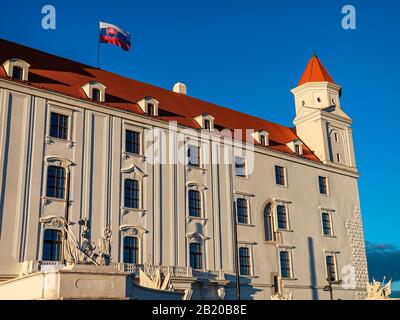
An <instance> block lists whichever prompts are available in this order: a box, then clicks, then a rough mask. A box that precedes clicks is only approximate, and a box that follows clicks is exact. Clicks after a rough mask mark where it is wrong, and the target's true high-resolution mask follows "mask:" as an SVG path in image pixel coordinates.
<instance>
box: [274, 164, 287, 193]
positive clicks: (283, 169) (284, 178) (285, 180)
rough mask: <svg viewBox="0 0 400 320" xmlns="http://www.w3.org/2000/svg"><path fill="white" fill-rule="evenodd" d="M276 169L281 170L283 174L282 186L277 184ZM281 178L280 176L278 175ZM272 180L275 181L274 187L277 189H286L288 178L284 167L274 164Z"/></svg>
mask: <svg viewBox="0 0 400 320" xmlns="http://www.w3.org/2000/svg"><path fill="white" fill-rule="evenodd" d="M277 168H280V169H282V172H283V184H280V183H278V179H277V178H278V174H277ZM280 176H281V175H280ZM274 180H275V186H278V187H283V188H287V187H288V178H287V169H286V166H282V165H279V164H276V165H275V166H274Z"/></svg>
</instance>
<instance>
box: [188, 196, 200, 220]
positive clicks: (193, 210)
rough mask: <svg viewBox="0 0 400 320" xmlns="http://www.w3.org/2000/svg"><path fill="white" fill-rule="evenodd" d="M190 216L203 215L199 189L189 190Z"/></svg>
mask: <svg viewBox="0 0 400 320" xmlns="http://www.w3.org/2000/svg"><path fill="white" fill-rule="evenodd" d="M189 216H191V217H200V216H201V199H200V192H199V191H197V190H189Z"/></svg>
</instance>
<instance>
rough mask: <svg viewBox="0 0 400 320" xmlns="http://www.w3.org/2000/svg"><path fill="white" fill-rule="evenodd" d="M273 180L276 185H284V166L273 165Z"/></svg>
mask: <svg viewBox="0 0 400 320" xmlns="http://www.w3.org/2000/svg"><path fill="white" fill-rule="evenodd" d="M275 182H276V184H277V185H280V186H285V185H286V179H285V168H284V167H280V166H275Z"/></svg>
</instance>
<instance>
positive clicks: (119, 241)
mask: <svg viewBox="0 0 400 320" xmlns="http://www.w3.org/2000/svg"><path fill="white" fill-rule="evenodd" d="M28 62H29V61H28ZM0 63H3V62H2V61H0ZM99 81H100V80H99ZM100 85H101V83H100ZM303 86H305V87H304V88H300V87H299V88H297V89H295V90H294V92H295V96H296V98H297V95H298V94H300V93H301V94H303V93H304V92H305V94H308V93H309V92H310V91H309V90H311V91H312V90H314V89H315V90H316V89H317V88H314V87H315V86H318V85H317V84H314V87H313V85H308V84H305V85H303ZM100 87H101V88H100V89H102V90H103V89H104V90H107V88H106V87H105V86H104V85H101V86H100ZM82 90H83V89H82ZM85 90H86V91H87V95H88V96H89V97H92V96H91V94H92V93H89V92H90V91H88V90H90V88H85ZM318 90H322V92H323V93H324V92H325V90H327V88H326V86H323V85H321V86H320V87H318ZM335 90H336V88H333V89H331V88H328V91H329V92H331V91H332V92H335ZM86 91H85V92H86ZM298 92H300V93H298ZM100 98H101V99H104V92H100ZM327 99H328V98H327ZM334 99H337V100H338V99H339V96H338V95H337V96H335V98H334ZM307 101H308V100H307ZM152 102H153V105H155V106H156V107H157V108H158V101H157V100H155V101H152ZM143 103H146V99H145V100H143ZM300 103H301V102H300ZM307 103H308V102H307ZM143 106H144V107H143V108H144V110H147V106H145V105H143ZM296 110H297V117H296V120H295V123H296V127H297V133H298V136H299V138H300V139H302V141H303V142H304V143H305V144H307V145H308V146H309V147H310V148H311V149H312V150H314V151H315V152H316V154H317V156H318V157H319V158H320V159H321V160H322V162H321V163H318V162H315V161H310V160H307V159H304V158H302V157H298V156H295V155H289V154H285V153H282V152H276V151H272V150H270V149H268V148H262V147H260V146H254V148H250V149H254V150H253V151H254V153H253V152H251V154H253V156H254V169H252V170H251V168H252V166H251V164H250V161H249V160H248V159H247V158H246V157H247V156H248V155H249V154H250V153H248V154H247V155H245V159H246V161H249V162H248V163H246V164H247V168H246V170H247V174H246V176H245V177H237V176H236V175H235V167H234V165H231V164H227V163H232V159H234V157H235V156H236V155H238V154H239V153H240V150H241V148H242V147H241V146H240V145H238V147H235V146H234V145H232V144H231V143H223V142H222V143H221V142H220V141H219V140H218V139H217V138H216V137H215V135H213V134H212V132H210V133H204V135H203V136H202V137H200V138H199V137H198V136H195V135H192V133H191V132H190V131H188V130H187V128H185V127H182V126H177V127H176V130H170V129H169V124H168V123H166V122H163V121H159V120H158V119H157V118H154V117H148V116H146V115H138V114H133V113H129V112H126V111H121V110H117V109H113V108H107V107H106V106H104V107H99V106H98V105H97V104H96V103H92V102H91V101H84V100H81V99H77V98H73V97H68V96H65V95H62V94H58V93H54V92H50V91H46V90H42V89H39V88H34V87H32V86H29V84H25V83H22V82H15V81H11V80H9V79H5V78H0V129H1V132H0V155H1V156H0V196H1V198H0V278H3V279H8V278H12V277H17V276H19V275H21V274H23V273H24V272H26V270H24V265H26V262H27V261H34V262H37V261H39V262H40V261H42V260H43V234H44V230H46V229H47V228H50V229H54V228H55V229H57V225H56V224H52V221H53V218H54V217H63V218H66V219H67V220H68V221H69V222H70V226H69V228H70V229H71V230H72V231H73V232H74V234H75V235H76V236H77V237H78V239H79V237H80V234H81V232H82V230H81V225H80V224H79V223H78V221H80V220H82V219H84V218H86V219H88V221H89V223H90V232H91V233H90V236H91V239H93V241H95V242H96V243H97V240H96V239H98V238H99V237H102V236H103V234H104V231H105V230H106V229H107V228H109V229H110V230H111V231H112V236H111V241H112V248H111V257H112V262H113V263H123V251H124V248H123V238H124V237H125V236H128V235H135V236H136V237H137V238H138V246H139V258H138V263H139V264H142V263H144V261H145V260H146V259H147V257H148V256H150V257H151V259H152V262H153V263H154V264H160V265H162V266H173V267H176V270H180V271H179V272H178V271H177V272H175V273H174V274H173V279H172V283H173V285H174V288H175V289H176V290H179V289H184V288H187V287H190V286H192V287H193V288H194V295H193V298H196V299H201V298H217V289H218V288H225V299H234V298H235V273H234V272H235V263H234V241H233V234H234V233H233V230H234V226H233V222H232V214H233V211H234V210H233V209H234V208H233V204H234V203H237V202H238V199H245V201H246V204H247V213H248V220H247V223H239V224H238V226H237V229H238V230H237V236H238V243H239V247H243V248H248V253H249V256H250V259H249V261H250V267H249V269H250V274H249V275H244V276H241V284H242V287H241V294H242V298H243V299H270V298H271V295H273V294H274V292H276V291H277V290H279V291H281V292H284V291H286V290H287V291H292V292H293V298H294V299H329V293H328V292H326V291H323V287H324V286H326V285H327V281H326V278H327V269H326V258H325V257H326V255H331V256H332V257H334V260H335V268H336V273H337V277H338V278H337V280H342V283H339V284H334V285H333V287H334V291H333V294H334V297H335V298H341V299H355V298H360V297H362V296H363V295H364V293H365V286H366V282H367V279H368V274H367V265H366V258H365V248H364V237H363V230H362V223H361V214H360V210H361V209H360V202H359V194H358V185H357V179H358V173H357V170H356V168H355V160H354V152H353V145H352V138H351V129H350V119H349V118H348V117H347V116H346V117H345V116H343V115H340V114H337V113H335V112H333V113H332V112H330V111H329V110H328V111H326V110H325V111H321V110H317V111H313V112H314V113H313V112H311V113H307V112H304V113H303V111H302V108H301V106H298V102H296ZM52 112H54V113H57V114H62V115H66V116H67V117H68V131H67V132H68V134H67V137H65V139H56V138H54V137H51V136H50V122H51V119H50V115H51V113H52ZM212 120H213V119H212ZM328 127H329V129H327V128H328ZM127 129H129V130H132V131H136V132H139V133H140V134H141V135H140V152H139V154H133V153H129V152H127V151H126V150H125V145H126V141H125V139H126V138H125V130H127ZM249 129H250V128H249ZM252 129H254V130H258V129H259V128H252ZM334 130H336V131H337V132H338V133H339V135H340V140H339V141H336V142H335V143H336V144H330V142H329V139H328V136H327V135H326V132H328V133H329V134H334V133H335V132H336V131H334ZM147 132H150V133H151V134H152V135H154V137H153V139H146V138H145V137H146V135H147ZM158 132H162V133H163V134H164V136H165V139H159V138H158V137H159V136H158ZM266 137H267V140H268V133H267V136H266ZM340 141H342V144H340ZM191 143H194V144H196V145H198V146H199V147H200V149H199V150H200V166H199V167H195V166H189V165H187V164H185V162H184V161H172V162H171V163H162V164H158V163H157V161H156V160H157V159H156V158H157V154H158V152H159V151H160V150H164V151H165V150H166V156H167V157H168V159H178V158H182V157H185V151H184V150H185V144H186V145H187V144H191ZM300 145H301V144H300ZM293 148H295V145H294V144H293ZM329 150H330V151H329ZM338 153H339V154H340V155H341V156H339V157H341V160H339V161H335V155H336V154H338ZM332 154H333V158H332ZM154 163H156V164H154ZM49 166H57V167H62V168H64V169H65V172H66V176H65V178H66V182H65V188H66V191H65V194H64V197H63V199H55V198H51V197H48V196H47V195H46V194H47V192H46V188H47V186H46V184H47V181H48V177H47V175H48V167H49ZM275 166H280V167H282V168H283V172H284V173H285V177H284V185H279V184H277V183H276V177H275ZM319 177H323V178H325V181H326V187H327V194H326V195H325V194H321V193H320V189H319ZM125 179H135V180H137V181H138V183H139V204H138V207H137V208H135V209H132V208H128V207H125V205H124V193H125V190H124V188H125V185H124V181H125ZM68 186H69V192H68V190H67V188H68ZM189 190H195V191H199V194H200V202H201V214H200V217H193V216H189V203H188V202H189V201H188V193H189ZM67 193H68V195H67ZM68 198H69V203H68V204H67V199H68ZM67 206H68V208H67ZM278 206H282V207H284V208H285V209H286V214H287V221H286V226H285V229H282V228H280V227H279V223H278V212H277V211H278V209H277V208H278ZM266 208H267V209H266ZM268 208H271V217H272V221H273V222H272V224H273V235H272V239H270V240H271V241H267V239H266V235H265V233H266V232H265V215H267V211H268ZM280 208H281V207H280ZM279 210H281V209H279ZM323 213H327V214H328V215H329V217H330V221H331V229H332V234H331V235H324V234H323V225H322V224H323V222H322V214H323ZM192 242H195V243H200V245H201V250H202V257H201V259H202V268H201V270H191V269H190V253H189V245H190V243H192ZM281 251H287V252H288V258H289V261H290V262H289V264H290V270H289V274H290V276H289V277H285V278H282V277H281V275H282V274H281V267H282V266H281V265H280V264H281V259H280V258H281V255H280V252H281ZM24 262H25V264H24ZM349 266H353V267H354V268H355V278H354V279H353V280H354V281H355V282H354V281H353V282H354V283H353V285H350V287H349V286H347V287H346V283H347V282H348V279H349V278H348V276H349V274H350V270H351V268H349ZM343 268H344V269H343ZM342 270H344V273H342ZM346 274H347V275H346ZM274 277H277V278H274Z"/></svg>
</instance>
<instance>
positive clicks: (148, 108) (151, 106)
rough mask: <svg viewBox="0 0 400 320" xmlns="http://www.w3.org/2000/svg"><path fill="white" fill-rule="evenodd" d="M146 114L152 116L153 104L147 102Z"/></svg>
mask: <svg viewBox="0 0 400 320" xmlns="http://www.w3.org/2000/svg"><path fill="white" fill-rule="evenodd" d="M147 115H149V116H154V104H152V103H149V104H148V105H147Z"/></svg>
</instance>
